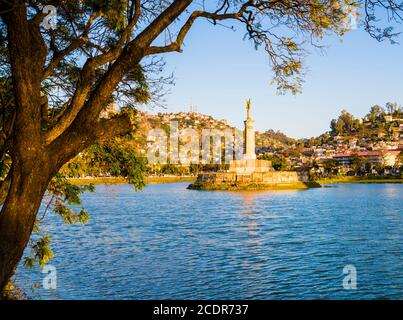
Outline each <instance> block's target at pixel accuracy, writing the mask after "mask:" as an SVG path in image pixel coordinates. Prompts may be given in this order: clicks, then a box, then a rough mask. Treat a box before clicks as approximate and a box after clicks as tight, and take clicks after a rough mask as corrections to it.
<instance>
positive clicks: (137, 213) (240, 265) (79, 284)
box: [17, 183, 403, 299]
mask: <svg viewBox="0 0 403 320" xmlns="http://www.w3.org/2000/svg"><path fill="white" fill-rule="evenodd" d="M186 186H187V183H175V184H159V185H157V184H155V185H149V186H147V187H146V188H145V189H144V190H143V191H142V192H135V191H134V190H133V188H132V187H131V186H129V185H99V186H97V191H96V193H87V194H85V195H84V196H83V199H84V205H85V208H86V209H87V210H88V211H89V212H90V213H91V220H90V222H89V223H88V224H87V225H86V226H76V225H75V226H68V225H63V224H62V223H61V222H60V219H59V218H58V217H56V216H49V218H50V219H49V218H48V222H47V223H48V230H49V233H51V234H53V235H54V237H53V248H54V251H55V258H54V260H52V262H51V265H53V266H55V267H56V270H57V288H56V289H48V290H45V289H44V288H43V287H42V286H41V285H40V286H39V287H38V288H36V289H34V290H31V289H30V286H31V285H33V284H34V283H39V284H41V283H42V279H43V277H44V276H45V275H44V274H42V273H41V272H40V271H39V269H34V270H32V271H27V270H25V268H23V267H20V268H19V269H18V272H17V283H18V284H19V285H20V286H22V287H23V288H24V289H25V291H26V292H27V293H28V295H30V296H31V297H32V298H35V299H290V298H291V299H373V298H386V299H388V298H397V299H402V298H403V265H402V244H403V240H402V238H403V237H402V236H403V234H402V215H403V185H402V184H400V185H398V184H368V185H360V184H356V185H347V184H346V185H337V186H333V187H332V188H321V189H309V190H303V191H277V192H243V193H231V192H206V191H190V190H186ZM345 265H354V267H355V268H356V271H357V289H355V290H354V289H353V290H347V289H344V288H343V285H342V281H343V277H345V276H346V275H345V274H343V267H344V266H345Z"/></svg>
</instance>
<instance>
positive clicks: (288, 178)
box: [188, 171, 321, 191]
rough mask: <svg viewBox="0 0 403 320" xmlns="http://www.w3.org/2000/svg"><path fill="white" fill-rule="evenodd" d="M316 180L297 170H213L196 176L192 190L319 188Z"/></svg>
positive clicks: (190, 186)
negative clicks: (241, 171) (247, 171)
mask: <svg viewBox="0 0 403 320" xmlns="http://www.w3.org/2000/svg"><path fill="white" fill-rule="evenodd" d="M320 187H321V185H320V184H319V183H317V182H313V181H309V179H308V175H307V174H305V173H298V172H287V171H266V172H258V171H253V172H251V173H240V172H230V171H229V172H213V173H202V174H199V175H198V176H197V180H196V181H195V183H193V184H191V185H189V187H188V189H192V190H230V191H235V190H278V189H307V188H320Z"/></svg>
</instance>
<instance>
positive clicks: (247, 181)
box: [188, 100, 321, 191]
mask: <svg viewBox="0 0 403 320" xmlns="http://www.w3.org/2000/svg"><path fill="white" fill-rule="evenodd" d="M250 108H251V105H250V100H247V101H246V111H247V117H246V120H245V121H244V123H245V131H244V153H243V158H242V159H240V160H231V162H230V166H229V170H228V171H226V172H211V173H201V174H199V175H198V176H197V180H196V181H195V182H194V183H193V184H191V185H189V186H188V189H191V190H229V191H236V190H280V189H307V188H320V187H321V185H320V184H319V183H317V182H314V181H310V180H309V177H308V174H307V173H299V172H291V171H275V170H274V169H273V166H272V163H271V161H268V160H258V159H256V152H255V128H254V120H253V119H252V118H251V116H250Z"/></svg>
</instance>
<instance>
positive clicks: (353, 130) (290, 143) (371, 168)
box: [65, 103, 403, 178]
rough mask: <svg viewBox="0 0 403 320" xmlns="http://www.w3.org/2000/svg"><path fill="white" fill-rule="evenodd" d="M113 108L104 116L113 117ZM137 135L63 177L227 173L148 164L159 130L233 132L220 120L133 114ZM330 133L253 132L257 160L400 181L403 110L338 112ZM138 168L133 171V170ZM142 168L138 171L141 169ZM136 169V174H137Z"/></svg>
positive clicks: (281, 167) (317, 174)
mask: <svg viewBox="0 0 403 320" xmlns="http://www.w3.org/2000/svg"><path fill="white" fill-rule="evenodd" d="M115 112H116V110H115V109H114V106H111V107H109V109H108V110H107V111H106V112H105V113H104V114H103V116H105V117H111V116H113V114H114V113H115ZM135 118H136V126H137V129H136V131H135V132H134V134H133V135H131V136H130V137H125V138H119V139H115V141H114V142H108V143H106V144H103V145H99V146H95V147H91V148H90V149H88V150H87V151H85V152H83V153H81V154H80V155H79V156H78V157H77V158H75V159H74V160H72V161H71V162H70V163H69V164H68V166H67V168H68V170H65V173H66V175H67V176H70V177H83V176H92V177H94V176H95V177H99V176H101V177H102V176H121V175H127V174H128V173H130V172H131V174H133V172H135V173H136V174H138V175H140V173H141V172H143V173H144V174H146V175H196V174H197V173H199V172H202V171H215V170H227V169H228V168H227V165H213V164H210V165H202V164H192V165H187V166H185V165H180V164H179V165H177V164H169V163H167V164H161V165H150V164H148V163H147V161H146V158H147V148H148V142H149V141H147V139H148V137H147V136H148V133H149V132H150V131H151V130H152V129H155V128H161V129H163V130H165V132H166V133H167V134H169V130H170V129H169V126H170V124H171V122H172V121H177V123H178V126H179V129H185V128H191V129H195V130H196V131H198V132H201V131H202V129H218V130H225V129H236V130H238V129H237V128H235V127H233V126H231V125H230V124H229V123H228V122H227V121H226V120H224V119H220V120H218V119H215V118H213V117H212V116H210V115H205V114H202V113H200V112H196V111H193V110H192V111H189V112H179V113H157V114H152V113H148V112H144V111H137V112H136V117H135ZM329 129H330V130H329V131H327V132H325V133H323V134H322V135H320V136H318V137H313V138H310V139H293V138H290V137H287V136H286V135H285V134H284V133H281V132H279V131H274V130H267V131H265V132H256V155H257V157H258V159H261V160H270V161H271V162H272V165H273V168H274V169H275V170H277V171H303V172H309V173H310V176H311V178H323V177H334V176H343V175H344V176H345V175H352V176H369V175H370V176H375V175H377V176H385V175H394V176H399V175H400V174H401V172H402V165H403V158H402V150H403V110H402V107H400V106H398V105H397V104H393V103H389V104H387V105H386V107H385V108H382V107H380V106H373V107H372V108H371V109H370V111H369V112H368V114H367V115H366V116H365V117H363V118H356V117H354V116H353V115H351V114H350V113H349V112H347V111H345V110H344V111H342V113H341V114H340V116H339V117H338V118H337V119H334V120H332V121H331V122H330V125H329ZM140 164H141V165H140ZM135 167H136V169H134V168H135ZM139 168H140V169H139ZM137 169H139V170H137Z"/></svg>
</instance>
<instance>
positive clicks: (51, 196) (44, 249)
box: [24, 173, 95, 268]
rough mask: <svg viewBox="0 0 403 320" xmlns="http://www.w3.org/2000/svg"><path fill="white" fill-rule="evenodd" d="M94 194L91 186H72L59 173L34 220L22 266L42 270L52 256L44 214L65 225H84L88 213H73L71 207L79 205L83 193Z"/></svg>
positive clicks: (49, 187)
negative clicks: (60, 220) (54, 216)
mask: <svg viewBox="0 0 403 320" xmlns="http://www.w3.org/2000/svg"><path fill="white" fill-rule="evenodd" d="M87 191H88V192H94V191H95V187H94V186H93V185H87V186H86V185H83V186H77V185H72V184H71V183H70V182H69V181H68V180H67V179H66V178H65V177H63V176H62V175H61V174H60V173H59V174H57V175H56V176H55V177H54V178H53V179H52V181H51V182H50V184H49V186H48V191H47V195H46V196H45V198H47V199H45V200H47V201H48V202H47V205H46V207H45V209H44V210H43V212H42V213H40V216H41V217H40V218H39V219H37V220H36V222H35V225H34V228H33V236H32V237H31V239H30V241H29V248H30V254H29V255H28V256H27V257H25V258H24V266H26V267H28V268H33V267H34V266H35V265H36V264H38V265H39V267H40V268H43V266H45V265H46V264H47V263H48V262H49V261H50V260H51V259H52V258H53V256H54V254H53V251H52V249H51V247H50V244H51V238H52V236H51V235H49V234H47V233H46V228H45V227H43V223H44V221H45V218H46V214H47V213H48V212H49V211H51V212H53V213H54V214H56V215H58V216H59V217H60V218H61V219H62V221H63V222H64V223H66V224H86V223H87V222H88V220H89V219H90V215H89V214H88V212H87V211H86V210H85V209H84V208H81V209H80V210H79V211H75V210H74V209H73V207H74V206H75V207H76V206H80V205H81V199H80V195H81V194H82V193H83V192H87Z"/></svg>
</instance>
